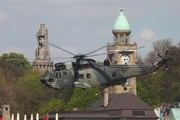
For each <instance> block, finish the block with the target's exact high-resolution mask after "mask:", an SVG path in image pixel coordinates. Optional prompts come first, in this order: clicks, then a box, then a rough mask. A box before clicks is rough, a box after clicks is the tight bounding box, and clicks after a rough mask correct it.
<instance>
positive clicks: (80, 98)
mask: <svg viewBox="0 0 180 120" xmlns="http://www.w3.org/2000/svg"><path fill="white" fill-rule="evenodd" d="M99 98H101V91H100V90H99V88H98V87H93V88H91V89H85V90H83V89H81V88H76V89H75V90H74V94H73V95H72V97H71V100H70V101H69V102H68V103H67V106H66V108H65V109H66V110H73V109H74V108H78V109H79V110H84V109H86V108H87V107H89V106H90V105H91V104H92V103H93V102H95V100H97V99H99Z"/></svg>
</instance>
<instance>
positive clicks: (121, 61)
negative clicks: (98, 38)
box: [107, 9, 137, 95]
mask: <svg viewBox="0 0 180 120" xmlns="http://www.w3.org/2000/svg"><path fill="white" fill-rule="evenodd" d="M112 33H113V39H114V41H116V40H119V39H121V38H125V37H127V36H128V35H130V33H131V29H130V26H129V23H128V21H127V19H126V17H125V16H124V13H123V9H121V10H120V14H119V16H118V18H117V20H116V22H115V24H114V27H113V29H112ZM132 48H135V50H128V49H132ZM136 48H137V44H136V43H133V44H130V38H126V39H125V40H123V41H121V42H118V43H117V44H115V45H112V46H109V47H107V51H110V50H123V52H118V53H114V54H110V55H107V59H109V61H110V63H111V64H117V65H134V64H136V62H137V58H136V54H137V52H136ZM126 87H127V90H126V91H124V89H123V87H122V86H121V85H114V86H112V87H109V93H124V92H132V93H134V94H135V95H136V78H135V77H133V78H130V79H128V80H127V82H126Z"/></svg>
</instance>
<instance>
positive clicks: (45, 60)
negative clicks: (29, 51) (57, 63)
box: [33, 22, 53, 71]
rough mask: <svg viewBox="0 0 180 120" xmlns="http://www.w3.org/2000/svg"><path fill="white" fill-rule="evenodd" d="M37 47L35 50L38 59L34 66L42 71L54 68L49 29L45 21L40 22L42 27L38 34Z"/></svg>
mask: <svg viewBox="0 0 180 120" xmlns="http://www.w3.org/2000/svg"><path fill="white" fill-rule="evenodd" d="M36 38H37V48H36V52H35V57H36V59H35V60H34V61H33V68H38V69H40V70H41V71H46V70H49V71H50V70H52V68H53V61H52V60H51V58H50V52H49V44H48V30H47V28H46V27H45V23H43V22H42V23H40V29H39V31H38V32H37V34H36Z"/></svg>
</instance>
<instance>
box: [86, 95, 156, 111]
mask: <svg viewBox="0 0 180 120" xmlns="http://www.w3.org/2000/svg"><path fill="white" fill-rule="evenodd" d="M108 101H109V102H108V105H107V106H106V107H104V106H103V104H104V99H103V98H102V99H100V100H97V101H96V102H94V103H93V104H92V105H91V106H90V107H88V108H87V109H86V110H137V109H138V110H154V109H153V108H152V107H150V106H149V105H148V104H147V103H145V102H144V101H143V100H141V99H140V98H138V97H137V96H136V95H134V94H133V93H121V94H110V95H109V100H108Z"/></svg>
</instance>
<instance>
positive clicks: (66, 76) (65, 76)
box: [58, 71, 73, 88]
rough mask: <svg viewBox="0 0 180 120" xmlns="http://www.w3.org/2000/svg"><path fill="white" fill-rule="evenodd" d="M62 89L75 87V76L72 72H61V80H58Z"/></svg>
mask: <svg viewBox="0 0 180 120" xmlns="http://www.w3.org/2000/svg"><path fill="white" fill-rule="evenodd" d="M58 85H59V86H60V88H71V87H72V86H73V75H72V72H71V71H61V78H60V79H59V80H58Z"/></svg>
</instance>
